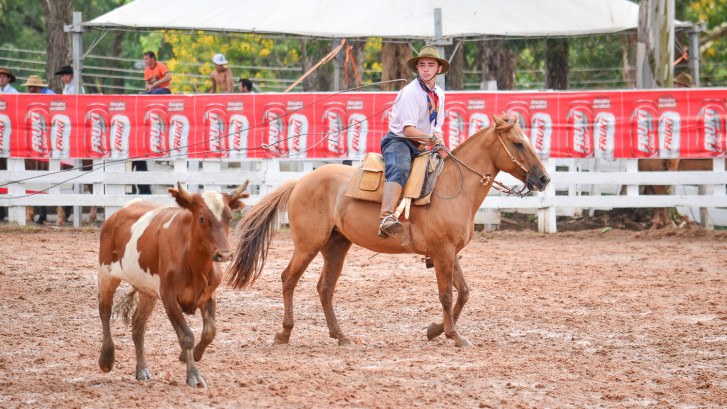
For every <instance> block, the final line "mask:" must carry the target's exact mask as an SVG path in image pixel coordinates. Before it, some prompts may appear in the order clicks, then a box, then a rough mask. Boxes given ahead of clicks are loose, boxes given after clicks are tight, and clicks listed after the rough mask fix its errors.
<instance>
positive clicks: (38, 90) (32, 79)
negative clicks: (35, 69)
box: [23, 75, 55, 95]
mask: <svg viewBox="0 0 727 409" xmlns="http://www.w3.org/2000/svg"><path fill="white" fill-rule="evenodd" d="M23 86H24V87H28V93H29V94H51V95H54V94H55V92H53V90H51V89H49V88H47V87H48V84H44V83H43V80H42V79H41V78H40V77H39V76H37V75H29V76H28V80H27V81H25V84H23Z"/></svg>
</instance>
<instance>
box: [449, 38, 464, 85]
mask: <svg viewBox="0 0 727 409" xmlns="http://www.w3.org/2000/svg"><path fill="white" fill-rule="evenodd" d="M457 43H459V42H458V41H455V42H454V44H452V45H448V46H445V47H444V52H445V55H446V59H447V60H448V61H449V72H448V73H447V75H446V77H445V78H446V79H447V89H451V90H461V89H464V50H463V49H462V47H463V44H462V43H459V47H457ZM455 50H456V54H454V55H452V53H454V52H455Z"/></svg>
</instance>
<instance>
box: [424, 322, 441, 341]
mask: <svg viewBox="0 0 727 409" xmlns="http://www.w3.org/2000/svg"><path fill="white" fill-rule="evenodd" d="M443 332H444V327H443V326H442V324H435V323H432V324H430V325H429V328H427V339H428V340H430V341H431V340H433V339H434V338H436V337H438V336H440V335H442V333H443Z"/></svg>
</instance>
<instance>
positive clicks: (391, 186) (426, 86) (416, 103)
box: [379, 45, 449, 238]
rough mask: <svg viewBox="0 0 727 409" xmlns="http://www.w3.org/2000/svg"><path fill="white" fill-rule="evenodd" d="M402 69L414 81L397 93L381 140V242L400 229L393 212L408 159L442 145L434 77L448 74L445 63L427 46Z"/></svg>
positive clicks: (441, 101) (440, 110) (441, 94)
mask: <svg viewBox="0 0 727 409" xmlns="http://www.w3.org/2000/svg"><path fill="white" fill-rule="evenodd" d="M406 65H407V67H409V69H410V70H411V71H412V72H415V73H416V74H417V78H416V79H414V80H413V81H412V82H410V83H409V84H408V85H407V86H406V87H404V88H403V89H402V90H401V91H399V95H397V97H396V101H395V102H394V106H393V107H392V109H391V122H390V123H389V133H387V134H386V136H385V137H384V138H383V139H382V140H381V153H382V154H383V156H384V162H385V164H386V170H385V172H384V176H385V177H386V182H385V183H384V196H383V198H382V200H381V214H380V219H381V224H380V225H379V237H382V238H387V237H389V236H394V235H395V234H396V232H397V231H398V230H399V229H400V228H401V223H399V220H398V219H397V217H396V215H395V214H394V212H395V210H396V206H397V204H398V202H399V198H400V196H401V191H402V189H403V186H404V185H405V184H406V180H407V179H408V178H409V173H410V171H411V162H412V158H414V157H415V156H417V155H419V154H420V153H421V151H423V150H425V149H426V146H436V145H442V144H444V141H443V140H442V123H443V122H444V109H443V107H444V91H443V90H442V89H441V88H439V87H437V85H436V80H437V74H445V73H446V72H447V71H449V62H448V61H447V60H445V59H442V58H440V57H439V51H437V48H436V47H434V46H431V45H427V46H424V47H422V49H421V50H420V51H419V54H418V56H416V57H414V58H411V59H409V61H407V63H406Z"/></svg>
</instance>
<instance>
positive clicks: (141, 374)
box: [136, 368, 151, 381]
mask: <svg viewBox="0 0 727 409" xmlns="http://www.w3.org/2000/svg"><path fill="white" fill-rule="evenodd" d="M136 380H137V381H148V380H151V372H149V368H139V369H137V370H136Z"/></svg>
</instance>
